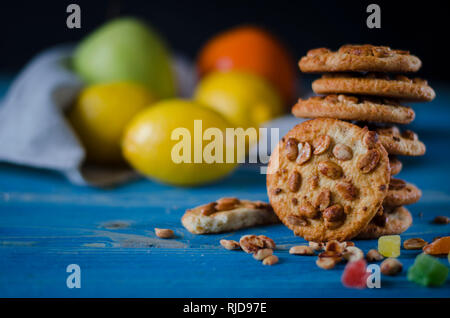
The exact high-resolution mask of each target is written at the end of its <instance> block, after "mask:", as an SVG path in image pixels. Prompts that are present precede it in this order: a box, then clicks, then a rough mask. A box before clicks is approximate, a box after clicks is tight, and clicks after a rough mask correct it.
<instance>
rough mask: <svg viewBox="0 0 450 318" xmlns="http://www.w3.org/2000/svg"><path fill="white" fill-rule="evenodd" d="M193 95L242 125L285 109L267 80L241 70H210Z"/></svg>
mask: <svg viewBox="0 0 450 318" xmlns="http://www.w3.org/2000/svg"><path fill="white" fill-rule="evenodd" d="M194 98H195V100H197V101H198V102H200V103H202V104H204V105H206V106H208V107H211V108H212V109H214V110H216V111H217V112H219V113H221V114H222V115H223V116H224V117H225V118H226V119H228V121H229V122H231V123H232V124H233V125H235V126H236V127H242V128H248V127H255V128H257V127H259V126H260V125H261V124H262V123H264V122H265V121H268V120H270V119H272V118H274V117H276V116H279V115H281V114H282V112H283V108H284V107H283V102H282V100H281V97H280V96H279V94H278V92H277V91H276V90H275V88H274V87H272V86H271V84H270V83H269V82H267V81H266V80H265V79H263V78H262V77H259V76H257V75H254V74H250V73H245V72H241V71H230V72H214V73H210V74H209V75H207V76H206V77H204V78H203V79H202V81H201V82H200V83H199V85H198V86H197V89H196V91H195V97H194Z"/></svg>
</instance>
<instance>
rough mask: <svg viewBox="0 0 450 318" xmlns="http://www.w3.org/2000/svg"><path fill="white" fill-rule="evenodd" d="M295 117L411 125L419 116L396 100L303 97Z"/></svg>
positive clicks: (354, 96)
mask: <svg viewBox="0 0 450 318" xmlns="http://www.w3.org/2000/svg"><path fill="white" fill-rule="evenodd" d="M292 114H293V115H294V116H295V117H303V118H327V117H329V118H336V119H342V120H360V121H368V122H378V123H397V124H408V123H410V122H412V121H413V120H414V118H415V117H416V114H415V112H414V110H413V109H412V108H410V107H407V106H402V105H400V104H399V103H398V102H397V101H396V100H393V99H387V98H376V97H367V96H356V95H344V94H330V95H326V96H313V97H310V98H308V99H301V98H300V99H299V100H298V101H297V104H295V105H294V106H293V107H292Z"/></svg>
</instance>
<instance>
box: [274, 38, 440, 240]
mask: <svg viewBox="0 0 450 318" xmlns="http://www.w3.org/2000/svg"><path fill="white" fill-rule="evenodd" d="M421 64H422V63H421V61H420V60H419V59H418V58H417V57H416V56H413V55H410V54H409V52H407V51H401V50H393V49H390V48H389V47H384V46H373V45H345V46H342V47H341V48H340V49H339V50H338V51H336V52H332V51H330V50H329V49H326V48H319V49H314V50H311V51H309V52H308V54H307V56H305V57H303V58H302V59H301V60H300V62H299V66H300V69H301V71H302V72H305V73H324V75H323V76H322V78H320V79H318V80H316V81H314V82H313V84H312V87H313V90H314V92H315V93H317V94H323V95H322V96H314V97H311V98H309V99H306V100H302V99H299V100H298V102H297V104H296V105H294V107H293V108H292V113H293V114H294V115H295V116H296V117H306V118H321V119H316V120H312V121H308V122H305V123H302V124H300V125H297V126H296V127H294V128H293V129H292V130H291V131H290V132H289V133H288V134H287V135H286V136H285V137H284V138H283V139H282V140H281V141H280V143H279V145H278V147H277V149H276V151H275V152H274V154H273V155H272V158H271V162H270V163H269V175H268V176H267V185H268V194H269V199H270V201H271V203H272V206H273V208H274V210H275V212H276V213H277V215H278V216H279V217H280V219H281V220H282V221H283V223H285V224H286V225H287V226H288V227H290V228H291V229H292V230H294V232H295V234H297V235H301V236H303V237H305V238H306V239H308V240H313V241H325V240H329V239H338V240H345V239H349V238H352V237H354V236H356V235H357V236H358V237H359V238H377V237H379V236H382V235H389V234H400V233H402V232H404V231H405V230H406V229H408V227H409V226H410V225H411V223H412V217H411V214H410V213H409V212H408V210H407V209H405V208H404V207H403V206H404V205H407V204H412V203H415V202H417V201H418V200H419V198H420V197H421V191H420V190H419V189H418V188H417V187H416V186H414V185H412V184H410V183H407V182H405V181H403V180H400V179H396V178H393V176H394V175H396V174H398V173H399V172H400V170H401V169H402V163H401V161H399V160H398V159H397V158H396V157H395V156H396V155H404V156H421V155H423V154H424V153H425V145H424V144H423V143H422V142H421V141H419V140H418V137H417V134H416V133H414V132H412V131H410V130H404V131H403V132H402V131H400V129H399V128H398V127H397V126H395V125H398V124H408V123H410V122H412V121H413V120H414V118H415V113H414V110H413V109H411V108H410V107H407V106H403V105H402V104H400V102H403V101H410V102H414V101H420V102H424V101H431V100H432V99H433V98H434V97H435V93H434V91H433V89H432V88H431V87H430V86H428V84H427V82H426V81H425V80H422V79H419V78H414V79H410V78H408V77H406V76H405V75H400V74H399V73H410V72H416V71H417V70H418V69H419V68H420V67H421ZM331 119H333V120H331ZM336 119H337V120H336ZM342 121H352V122H353V123H348V122H342ZM375 132H376V133H375ZM296 147H297V149H295V148H296ZM324 149H325V150H324ZM302 155H303V156H305V158H307V159H306V161H304V159H301V158H300V157H301V156H302ZM275 157H277V158H276V160H275ZM299 158H300V160H299ZM385 160H386V161H387V165H386V167H385V166H384V161H385ZM274 161H277V163H274ZM305 162H307V164H306V165H305ZM314 163H315V164H317V165H316V166H311V164H314ZM353 163H354V164H353ZM316 171H317V172H316ZM305 176H308V177H307V178H305ZM386 176H387V180H386ZM323 177H325V180H322V179H321V178H323ZM295 180H301V181H298V182H297V183H298V184H301V185H300V186H297V188H298V189H296V187H291V185H292V184H295V183H296V182H294V181H295ZM386 181H387V184H385V182H386ZM314 184H316V185H315V186H314ZM283 185H284V188H283ZM292 190H296V191H292ZM299 192H302V193H301V197H299ZM380 198H381V199H382V200H381V202H380Z"/></svg>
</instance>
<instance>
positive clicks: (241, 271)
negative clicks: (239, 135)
mask: <svg viewBox="0 0 450 318" xmlns="http://www.w3.org/2000/svg"><path fill="white" fill-rule="evenodd" d="M6 85H8V80H7V79H4V78H3V79H2V78H0V94H1V93H4V91H5V87H6ZM436 88H437V94H438V98H437V99H436V100H435V101H434V102H432V103H429V104H418V105H417V106H415V109H416V113H417V119H416V121H415V122H414V123H413V125H411V128H412V129H414V130H416V131H417V132H418V133H419V136H420V138H421V139H422V140H423V141H424V142H425V144H426V145H427V154H426V156H424V157H420V158H404V170H403V171H402V172H401V174H400V178H403V179H405V180H407V181H409V182H412V183H415V184H417V185H418V186H419V187H420V188H421V189H422V190H423V198H422V200H421V201H420V202H419V203H417V204H415V205H412V206H410V207H409V209H410V211H411V212H412V214H413V216H414V224H413V226H412V227H411V228H410V229H409V230H408V231H407V232H406V233H404V234H403V235H402V240H405V239H407V238H412V237H422V238H424V239H425V240H431V239H432V238H433V237H435V236H443V235H449V234H450V225H434V224H432V223H431V220H432V219H433V218H434V217H435V216H437V215H447V216H450V160H449V159H450V86H445V85H438V86H437V87H436ZM0 146H1V145H0ZM223 196H237V197H239V198H247V199H251V200H265V201H266V200H267V195H266V189H265V176H264V175H260V174H259V170H258V169H257V168H256V167H248V166H247V167H246V166H243V167H241V168H240V169H238V170H237V171H236V172H235V173H234V174H233V175H232V176H230V177H229V178H227V179H225V180H223V181H221V182H219V183H217V184H215V185H212V186H208V187H201V188H194V189H183V188H174V187H170V186H165V185H160V184H156V183H153V182H151V181H148V180H144V179H141V180H138V181H136V182H133V183H130V184H127V185H124V186H121V187H119V188H115V189H109V190H102V189H95V188H89V187H78V186H74V185H71V184H69V183H68V182H67V181H66V180H65V179H64V178H63V177H61V176H60V175H57V174H55V173H52V172H49V171H43V170H36V169H29V168H23V167H18V166H14V165H9V164H0V296H1V297H449V296H450V279H447V282H446V284H445V285H444V286H443V287H441V288H424V287H420V286H417V285H415V284H413V283H411V282H408V281H407V279H406V273H405V271H403V273H402V274H401V275H399V276H396V277H386V276H382V278H381V288H380V289H365V290H355V289H347V288H345V287H343V286H342V284H341V282H340V277H341V274H342V270H343V268H344V264H339V265H338V266H337V267H336V268H334V269H332V270H329V271H325V270H322V269H319V268H318V267H317V266H316V265H315V258H314V257H298V256H297V257H296V256H293V255H289V253H288V249H289V247H291V246H293V245H296V244H301V243H305V241H304V240H303V239H302V238H299V237H295V236H294V235H293V234H292V232H291V231H290V230H288V229H287V228H286V227H284V226H283V225H274V226H265V227H258V228H252V229H246V230H241V231H237V232H233V233H224V234H218V235H207V236H198V235H193V234H191V233H189V232H188V231H187V230H186V229H184V228H183V227H182V225H181V222H180V217H181V216H182V215H183V213H184V211H185V209H187V208H191V207H193V206H196V205H199V204H203V203H205V202H209V201H213V200H215V199H217V198H219V197H223ZM154 227H160V228H171V229H174V231H175V233H176V239H174V240H162V239H158V238H157V237H155V235H154V233H153V228H154ZM250 233H254V234H265V235H267V236H269V237H271V238H273V239H274V240H275V242H276V243H277V244H278V246H279V247H280V249H279V250H277V251H276V255H278V256H279V258H280V262H279V263H278V264H277V265H275V266H271V267H270V266H263V265H262V264H261V263H260V262H258V261H255V260H254V259H253V258H252V257H251V256H250V255H248V254H246V253H244V252H241V251H227V250H224V249H223V248H222V247H221V246H220V245H219V240H220V239H222V238H229V239H235V240H238V239H239V238H240V236H241V235H244V234H250ZM356 244H357V246H358V247H360V248H362V249H363V250H364V251H365V252H367V251H368V250H369V249H371V248H376V246H377V241H376V240H369V241H356ZM416 254H417V252H415V251H406V250H402V255H401V256H400V258H399V259H400V260H401V262H402V263H403V265H404V268H408V267H409V266H411V264H412V263H413V260H414V258H415V256H416ZM440 260H441V261H442V262H443V263H445V264H447V266H448V261H447V258H441V259H440ZM69 264H78V265H79V266H80V268H81V288H79V289H77V288H73V289H69V288H67V286H66V279H67V276H68V275H69V274H68V273H66V267H67V266H68V265H69Z"/></svg>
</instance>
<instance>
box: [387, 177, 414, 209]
mask: <svg viewBox="0 0 450 318" xmlns="http://www.w3.org/2000/svg"><path fill="white" fill-rule="evenodd" d="M421 197H422V191H420V189H419V188H417V187H416V186H415V185H413V184H411V183H408V182H406V181H404V180H401V179H397V178H391V181H390V183H389V191H388V193H387V195H386V198H385V199H384V202H383V204H384V205H385V206H400V205H408V204H413V203H416V202H417V201H419V200H420V198H421Z"/></svg>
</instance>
